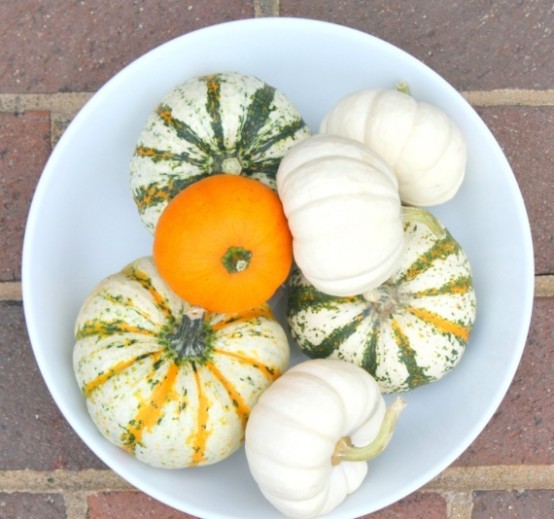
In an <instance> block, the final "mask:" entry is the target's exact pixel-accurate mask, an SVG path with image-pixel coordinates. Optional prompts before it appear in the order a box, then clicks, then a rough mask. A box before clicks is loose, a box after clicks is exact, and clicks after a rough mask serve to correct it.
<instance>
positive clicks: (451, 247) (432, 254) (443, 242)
mask: <svg viewBox="0 0 554 519" xmlns="http://www.w3.org/2000/svg"><path fill="white" fill-rule="evenodd" d="M459 251H460V246H459V244H458V243H457V242H456V241H455V240H454V239H453V238H452V236H451V235H450V233H448V232H446V236H445V237H444V238H441V239H439V240H437V241H436V242H435V243H433V245H432V246H431V247H430V248H429V249H428V250H426V251H425V252H424V253H423V254H422V255H421V256H419V258H418V259H416V260H415V261H414V262H413V263H412V264H411V265H410V266H409V267H408V268H406V269H405V270H404V271H403V272H402V274H401V275H400V277H399V278H398V280H397V283H399V284H400V283H405V282H408V281H412V280H413V279H415V278H416V277H417V276H419V275H421V274H423V273H424V272H426V271H427V270H429V269H430V268H431V267H432V266H433V264H434V262H435V261H441V260H444V259H446V258H447V257H448V256H450V255H451V254H458V253H459Z"/></svg>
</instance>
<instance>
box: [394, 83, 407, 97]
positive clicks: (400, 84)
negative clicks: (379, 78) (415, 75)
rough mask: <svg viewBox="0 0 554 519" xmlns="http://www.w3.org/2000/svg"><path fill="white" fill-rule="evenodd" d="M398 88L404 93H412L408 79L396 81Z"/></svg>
mask: <svg viewBox="0 0 554 519" xmlns="http://www.w3.org/2000/svg"><path fill="white" fill-rule="evenodd" d="M396 90H398V91H399V92H402V93H403V94H407V95H411V92H410V85H408V83H407V82H406V81H399V82H398V83H396Z"/></svg>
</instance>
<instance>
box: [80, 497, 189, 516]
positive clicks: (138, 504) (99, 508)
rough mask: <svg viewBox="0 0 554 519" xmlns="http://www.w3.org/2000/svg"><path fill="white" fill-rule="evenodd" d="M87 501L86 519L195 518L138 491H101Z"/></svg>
mask: <svg viewBox="0 0 554 519" xmlns="http://www.w3.org/2000/svg"><path fill="white" fill-rule="evenodd" d="M87 502H88V514H87V519H195V517H194V516H192V515H188V514H185V513H183V512H179V511H177V510H174V509H173V508H170V507H168V506H166V505H164V504H162V503H160V502H158V501H156V500H155V499H152V498H151V497H149V496H147V495H146V494H142V493H140V492H101V493H98V494H93V495H91V496H89V497H88V501H87Z"/></svg>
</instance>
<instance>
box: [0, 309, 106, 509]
mask: <svg viewBox="0 0 554 519" xmlns="http://www.w3.org/2000/svg"><path fill="white" fill-rule="evenodd" d="M0 351H1V352H2V355H1V356H0V470H17V469H33V470H52V469H68V470H81V469H85V468H106V467H105V466H104V465H103V464H102V462H101V461H100V460H99V459H98V458H97V457H96V456H95V455H94V454H93V453H92V452H91V451H90V450H89V449H88V447H86V446H85V444H84V443H83V442H82V441H81V440H80V439H79V438H78V437H77V435H76V434H75V433H74V432H73V429H71V427H70V426H69V424H68V423H67V421H66V420H65V418H64V417H63V416H62V414H61V413H60V411H59V410H58V408H57V406H56V405H55V403H54V401H53V400H52V398H51V397H50V393H49V392H48V389H47V388H46V385H45V384H44V382H43V380H42V377H41V374H40V372H39V370H38V367H37V364H36V362H35V358H34V356H33V352H32V350H31V347H30V345H29V341H28V339H27V333H26V328H25V320H24V317H23V309H22V306H21V303H19V302H6V301H3V302H1V301H0ZM0 517H3V516H2V513H1V511H0ZM22 517H23V516H22Z"/></svg>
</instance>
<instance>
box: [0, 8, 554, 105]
mask: <svg viewBox="0 0 554 519" xmlns="http://www.w3.org/2000/svg"><path fill="white" fill-rule="evenodd" d="M262 3H263V4H264V5H263V6H262ZM271 3H272V2H262V0H259V2H257V3H256V5H258V4H259V5H260V12H262V11H263V12H271V10H272V9H273V8H272V7H271V5H270V4H271ZM268 6H269V7H268ZM93 94H94V92H57V93H44V94H27V93H21V94H16V93H0V112H8V113H13V112H16V113H17V112H25V111H32V110H36V111H51V112H60V113H65V114H72V113H75V112H78V111H79V110H80V109H81V108H82V107H83V106H84V104H85V103H86V102H87V101H88V100H89V99H90V98H91V97H92V96H93ZM461 94H462V95H463V96H464V97H465V98H466V100H467V101H468V102H469V103H470V104H472V105H474V106H509V105H522V106H554V89H546V90H528V89H495V90H468V91H462V92H461Z"/></svg>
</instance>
